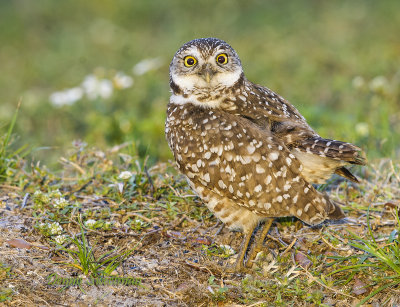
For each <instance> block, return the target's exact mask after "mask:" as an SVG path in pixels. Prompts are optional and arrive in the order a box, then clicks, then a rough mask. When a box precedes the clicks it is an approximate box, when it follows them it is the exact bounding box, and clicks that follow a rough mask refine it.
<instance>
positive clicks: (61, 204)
mask: <svg viewBox="0 0 400 307" xmlns="http://www.w3.org/2000/svg"><path fill="white" fill-rule="evenodd" d="M68 205H69V203H68V201H67V200H66V199H65V198H64V197H60V198H57V199H55V200H54V202H53V206H54V208H57V209H64V208H65V207H66V206H68Z"/></svg>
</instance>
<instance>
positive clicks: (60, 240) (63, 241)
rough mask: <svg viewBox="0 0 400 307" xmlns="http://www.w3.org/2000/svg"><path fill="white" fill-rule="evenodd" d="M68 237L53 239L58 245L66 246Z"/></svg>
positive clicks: (61, 236)
mask: <svg viewBox="0 0 400 307" xmlns="http://www.w3.org/2000/svg"><path fill="white" fill-rule="evenodd" d="M67 238H68V237H67V236H66V235H59V236H55V237H54V238H53V239H54V241H56V242H57V243H58V244H60V245H61V244H64V243H65V241H67Z"/></svg>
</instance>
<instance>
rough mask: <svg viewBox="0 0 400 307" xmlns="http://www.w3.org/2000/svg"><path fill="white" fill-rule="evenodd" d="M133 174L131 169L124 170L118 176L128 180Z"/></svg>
mask: <svg viewBox="0 0 400 307" xmlns="http://www.w3.org/2000/svg"><path fill="white" fill-rule="evenodd" d="M132 176H133V174H132V173H131V172H129V171H124V172H122V173H121V174H119V176H118V178H119V179H122V180H128V179H129V178H131V177H132Z"/></svg>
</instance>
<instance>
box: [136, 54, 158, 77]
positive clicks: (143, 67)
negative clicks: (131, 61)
mask: <svg viewBox="0 0 400 307" xmlns="http://www.w3.org/2000/svg"><path fill="white" fill-rule="evenodd" d="M161 64H162V60H161V59H160V58H153V59H144V60H142V61H140V62H139V63H137V64H136V65H135V66H134V67H133V73H134V74H135V75H137V76H141V75H144V74H145V73H147V72H148V71H150V70H154V69H156V68H158V67H160V66H161Z"/></svg>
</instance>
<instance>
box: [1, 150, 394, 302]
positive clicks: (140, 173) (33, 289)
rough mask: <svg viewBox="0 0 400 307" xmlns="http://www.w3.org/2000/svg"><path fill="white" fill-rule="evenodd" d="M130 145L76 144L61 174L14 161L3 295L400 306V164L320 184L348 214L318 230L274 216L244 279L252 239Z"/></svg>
mask: <svg viewBox="0 0 400 307" xmlns="http://www.w3.org/2000/svg"><path fill="white" fill-rule="evenodd" d="M128 149H129V145H124V146H119V147H115V148H112V149H111V150H109V151H105V152H103V151H99V150H92V149H87V148H85V146H84V145H82V144H76V147H75V149H74V150H73V151H72V152H70V153H69V154H68V155H66V158H60V165H62V167H61V169H60V170H58V171H51V170H48V169H47V168H46V167H44V166H41V165H40V164H39V163H36V164H35V163H32V165H30V166H29V165H27V163H26V162H25V161H24V160H22V159H17V160H16V161H14V162H15V163H13V164H12V167H11V168H10V171H9V172H8V175H7V178H6V179H5V180H4V182H3V183H2V184H1V192H0V194H1V195H0V302H2V303H3V304H6V305H12V306H33V305H37V306H49V305H51V306H53V305H55V306H57V305H60V306H108V305H113V306H117V305H121V306H212V305H215V306H235V305H245V306H286V305H293V306H310V305H314V306H355V305H357V304H364V305H365V306H398V305H399V304H400V299H399V297H400V289H399V283H400V244H399V236H398V230H399V227H400V226H399V219H398V211H397V209H398V205H399V201H398V200H399V199H400V190H399V183H400V178H399V177H398V175H397V173H398V168H399V165H395V164H393V162H392V161H390V160H379V161H376V163H371V164H370V165H369V166H368V167H365V168H362V169H361V168H360V169H356V170H355V171H356V172H357V173H358V176H359V177H360V180H361V182H360V184H359V185H354V184H352V183H349V182H346V181H342V180H340V179H339V178H338V177H335V178H333V179H332V180H331V182H330V183H329V184H328V185H326V186H322V187H319V189H320V190H323V191H324V192H326V193H328V194H330V196H331V197H332V198H333V199H335V200H336V201H340V202H341V203H343V208H344V211H345V212H346V214H347V218H346V219H343V220H341V221H339V222H335V223H332V222H325V223H324V224H322V225H319V226H317V227H309V226H307V225H305V224H303V223H302V222H300V221H298V220H297V219H295V218H280V219H276V220H275V221H274V224H273V227H272V228H271V231H270V232H269V235H268V238H267V240H266V241H265V243H264V244H265V245H264V250H263V251H262V252H260V253H259V254H258V257H257V259H256V261H255V262H254V264H253V267H252V268H251V269H249V270H248V271H247V272H244V273H240V274H239V273H228V270H227V268H228V267H229V266H231V265H232V264H233V263H234V261H235V258H236V256H237V254H236V252H237V251H238V249H239V245H240V242H241V239H242V235H241V234H240V233H235V232H231V231H229V230H228V229H227V228H223V225H222V224H219V223H218V221H217V220H216V219H215V217H214V216H213V215H212V214H211V213H210V212H209V211H208V209H207V208H206V207H205V206H204V204H202V203H201V201H200V200H199V199H198V198H197V197H196V196H195V195H193V192H192V191H191V190H190V189H189V188H188V186H187V185H186V182H185V180H184V179H183V178H182V177H181V176H180V175H179V174H178V173H177V172H176V170H175V169H174V167H173V165H172V164H171V165H169V164H163V163H161V164H156V165H153V166H151V167H150V166H148V167H147V166H146V162H145V161H144V162H138V161H136V160H135V159H134V157H131V156H130V155H129V154H128V153H129V150H128ZM28 166H29V167H28ZM14 239H22V240H23V241H16V240H14ZM71 239H74V240H75V241H71ZM74 242H75V243H74ZM82 247H83V250H84V248H85V247H86V248H87V250H90V248H93V249H92V254H90V252H89V253H87V254H85V255H86V256H85V257H86V259H89V261H88V262H86V264H84V259H80V260H76V259H77V257H75V258H74V256H76V255H83V252H82ZM79 248H81V250H79ZM79 252H80V254H79ZM107 252H109V253H110V254H109V255H107V256H105V257H104V258H103V259H106V258H107V257H113V256H116V258H115V259H117V261H116V262H115V270H113V269H110V270H109V271H107V269H106V267H107V265H108V264H112V263H113V262H112V261H109V262H107V263H103V264H102V265H99V266H98V267H97V268H95V269H94V268H93V267H90V262H91V263H95V264H99V263H101V262H102V261H100V260H99V259H100V258H101V256H102V255H104V254H105V253H107ZM92 256H93V257H92ZM91 257H92V258H91ZM74 259H75V260H74ZM88 263H89V264H88ZM85 268H89V269H88V270H86V271H85ZM99 273H102V274H103V275H96V274H99ZM52 274H53V275H52ZM54 276H58V277H60V278H61V277H63V278H65V280H70V281H71V280H74V278H75V280H76V279H77V278H82V281H83V282H82V284H81V287H78V286H76V285H72V286H69V287H65V286H63V285H56V284H54V281H55V279H54ZM95 276H102V278H103V279H106V278H110V277H131V278H135V280H136V281H137V283H136V284H134V285H129V286H127V285H123V284H114V285H89V281H90V278H91V277H95ZM52 281H53V284H51V282H52ZM2 303H0V304H2Z"/></svg>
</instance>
